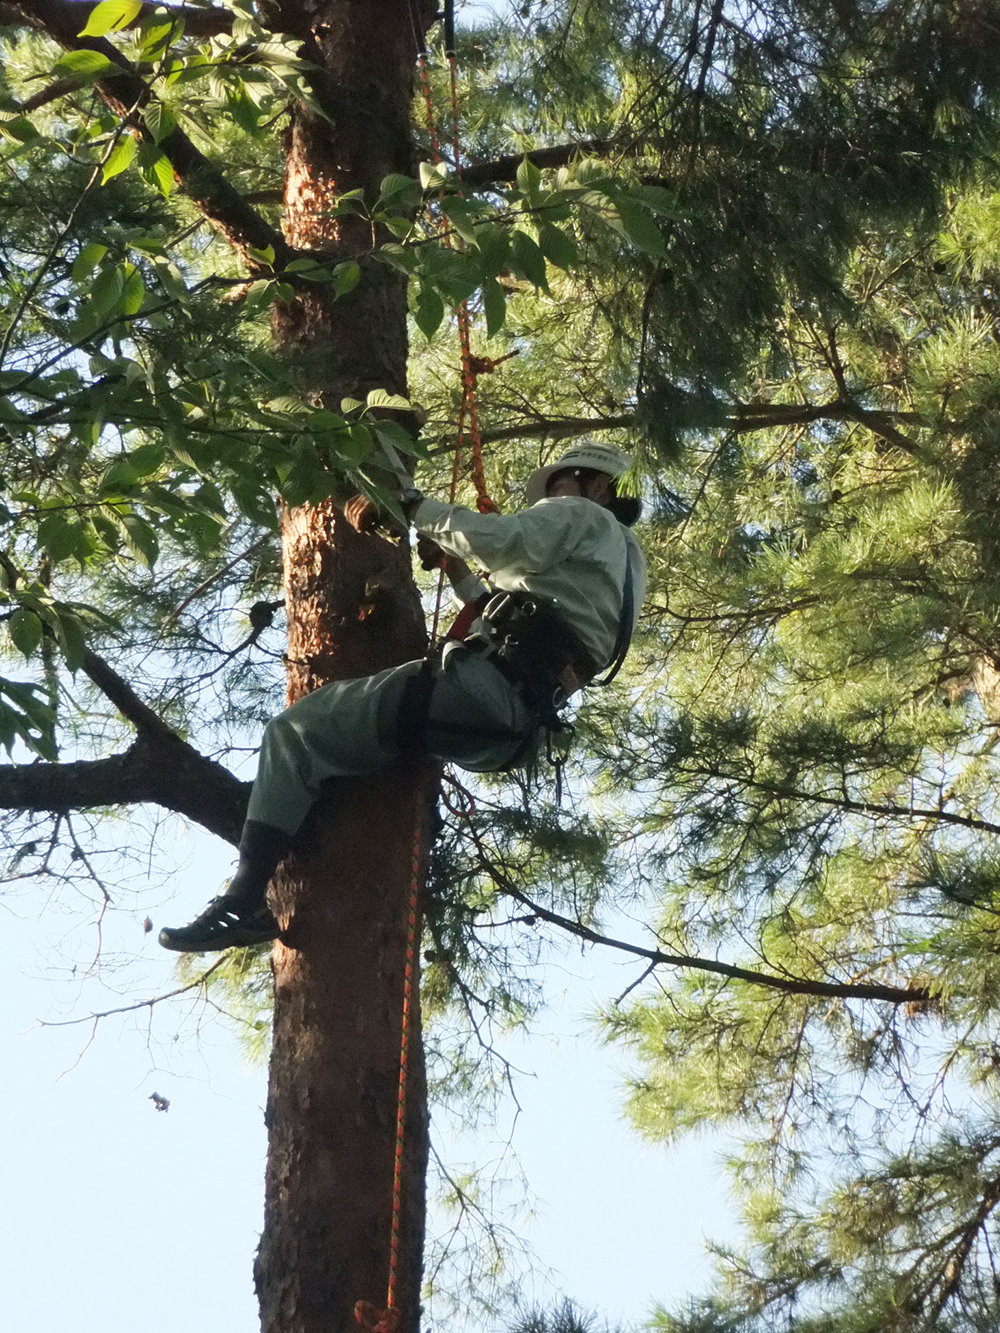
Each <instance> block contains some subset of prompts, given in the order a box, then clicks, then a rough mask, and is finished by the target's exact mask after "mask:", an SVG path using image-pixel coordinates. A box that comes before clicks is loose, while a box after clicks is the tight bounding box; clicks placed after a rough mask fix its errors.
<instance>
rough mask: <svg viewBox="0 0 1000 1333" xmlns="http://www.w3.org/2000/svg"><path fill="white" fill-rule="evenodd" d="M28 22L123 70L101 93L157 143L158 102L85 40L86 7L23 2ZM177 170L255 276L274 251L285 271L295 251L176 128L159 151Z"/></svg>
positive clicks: (123, 65) (104, 49)
mask: <svg viewBox="0 0 1000 1333" xmlns="http://www.w3.org/2000/svg"><path fill="white" fill-rule="evenodd" d="M9 7H12V8H14V9H15V10H16V11H17V12H18V13H20V14H21V15H22V18H23V20H24V21H25V22H27V23H28V24H30V25H31V26H33V27H36V28H38V29H40V30H41V31H43V32H45V33H47V35H48V36H49V37H51V38H52V39H53V41H56V42H58V43H59V45H60V46H62V47H65V48H66V50H69V51H78V50H87V51H96V52H98V53H99V54H100V55H102V56H105V57H106V58H107V59H108V60H110V61H111V62H112V64H114V65H117V66H118V69H119V71H120V72H119V73H115V74H112V75H109V76H108V77H107V78H104V79H99V80H98V81H97V83H96V85H95V86H96V88H97V90H98V92H99V93H100V95H101V97H102V98H103V99H104V101H105V103H106V104H107V105H108V106H109V107H110V108H111V110H112V111H114V113H115V114H116V115H117V116H120V117H121V118H122V120H123V121H124V122H125V124H126V125H127V126H128V127H129V128H130V129H131V130H133V131H134V132H135V133H136V134H138V135H139V136H140V137H141V138H143V139H145V140H146V141H148V142H150V143H152V142H153V136H152V135H151V134H150V132H149V130H148V129H147V128H146V124H145V121H144V119H143V116H142V111H143V108H144V107H146V106H148V105H149V103H150V102H151V101H152V100H153V95H152V93H151V92H150V91H149V88H148V87H147V86H146V84H145V82H144V81H143V80H142V79H141V78H140V77H139V75H138V74H137V73H136V71H135V69H134V68H133V66H132V65H131V64H130V63H129V61H127V60H126V59H125V57H124V56H123V55H122V53H121V52H120V51H119V50H118V48H117V47H116V46H114V45H113V44H112V43H111V42H109V41H106V40H105V39H104V38H103V37H81V36H79V30H80V27H81V19H82V18H83V17H84V11H85V6H82V5H80V4H77V3H75V2H74V0H19V3H17V4H16V5H14V6H9ZM157 147H158V148H159V150H160V152H161V153H163V155H164V156H165V157H166V159H167V161H168V162H169V163H170V165H171V167H173V170H174V175H175V176H176V178H177V181H178V183H179V184H180V186H181V188H182V189H183V190H184V192H185V194H187V196H188V197H189V198H190V199H191V201H192V202H193V203H194V204H195V206H196V207H197V208H198V209H200V211H201V212H202V213H203V214H204V216H205V217H206V218H207V219H208V220H209V221H210V222H211V223H213V225H214V226H216V227H217V228H218V229H219V231H220V232H222V234H223V235H224V236H225V237H226V239H227V240H228V241H229V243H230V244H231V245H232V246H233V247H234V249H236V250H237V251H238V252H239V253H240V255H241V256H242V257H243V260H244V262H245V264H246V265H247V268H248V269H249V270H250V271H251V272H258V271H260V270H261V269H262V267H263V266H262V265H261V262H260V260H259V259H255V258H254V257H253V255H252V253H251V251H254V250H257V251H260V250H267V249H268V248H269V247H270V248H271V249H273V251H274V255H275V260H274V264H275V267H276V268H283V267H284V266H285V265H286V264H287V263H289V262H290V261H291V260H292V259H293V258H294V257H295V251H294V250H293V249H292V247H291V246H289V245H288V243H287V242H286V241H285V238H284V237H283V236H282V234H281V232H280V231H277V230H276V229H275V228H273V227H272V226H271V225H270V223H268V222H267V221H266V220H265V219H264V218H263V217H261V215H260V214H259V213H258V212H257V211H256V210H255V209H253V208H252V207H251V206H250V205H249V204H248V203H247V201H246V200H245V199H244V198H243V196H242V195H241V194H240V193H239V192H238V191H237V190H235V189H234V188H233V187H232V185H230V183H229V181H228V180H227V179H226V177H225V176H224V175H223V174H222V172H221V171H220V170H219V169H218V167H216V166H215V164H214V163H212V162H211V161H209V159H208V158H207V157H206V156H205V155H204V153H202V152H200V151H199V150H198V149H197V148H196V147H195V146H194V144H193V143H192V142H191V140H190V139H189V138H188V136H187V135H186V134H185V133H184V131H183V130H182V129H180V128H179V127H178V128H175V129H174V130H172V131H171V132H170V133H169V134H168V135H166V136H165V137H164V138H163V139H161V140H160V142H159V144H158V145H157Z"/></svg>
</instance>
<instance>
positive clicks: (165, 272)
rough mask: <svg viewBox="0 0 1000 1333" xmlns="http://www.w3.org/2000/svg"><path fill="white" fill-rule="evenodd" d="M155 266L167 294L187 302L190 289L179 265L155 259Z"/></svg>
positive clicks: (176, 299)
mask: <svg viewBox="0 0 1000 1333" xmlns="http://www.w3.org/2000/svg"><path fill="white" fill-rule="evenodd" d="M153 267H154V269H155V270H156V276H157V277H158V278H159V280H160V283H161V284H162V286H163V290H164V291H165V292H166V293H167V295H168V296H171V297H173V299H174V300H175V301H182V302H185V303H186V302H187V300H188V295H189V294H188V289H187V285H186V283H185V282H184V275H183V274H182V273H181V271H180V269H179V268H178V267H177V265H176V264H172V263H170V261H169V260H163V259H154V260H153ZM265 285H266V284H265Z"/></svg>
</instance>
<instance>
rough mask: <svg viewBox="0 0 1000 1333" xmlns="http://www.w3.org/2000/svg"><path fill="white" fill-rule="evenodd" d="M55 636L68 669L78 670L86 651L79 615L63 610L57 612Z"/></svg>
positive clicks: (85, 640)
mask: <svg viewBox="0 0 1000 1333" xmlns="http://www.w3.org/2000/svg"><path fill="white" fill-rule="evenodd" d="M56 638H57V639H58V641H59V647H60V648H61V649H62V654H63V657H64V658H65V659H66V665H67V666H68V667H69V669H70V671H78V670H79V669H80V667H81V666H82V665H83V659H84V656H85V655H86V652H87V638H86V635H85V634H84V632H83V624H82V622H81V621H80V619H79V617H78V616H74V615H70V614H68V613H67V612H65V611H59V612H57V616H56Z"/></svg>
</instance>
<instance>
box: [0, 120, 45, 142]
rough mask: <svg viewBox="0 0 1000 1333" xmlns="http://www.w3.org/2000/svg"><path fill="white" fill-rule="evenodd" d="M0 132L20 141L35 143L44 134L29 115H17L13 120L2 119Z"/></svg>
mask: <svg viewBox="0 0 1000 1333" xmlns="http://www.w3.org/2000/svg"><path fill="white" fill-rule="evenodd" d="M0 134H2V135H4V136H5V137H6V138H8V139H14V140H16V141H17V142H18V143H25V144H27V143H34V142H35V140H36V139H40V138H41V137H42V136H41V135H40V134H39V133H38V130H37V129H36V128H35V126H34V125H33V124H32V123H31V121H30V120H29V119H28V117H27V116H16V117H15V118H14V119H13V120H0Z"/></svg>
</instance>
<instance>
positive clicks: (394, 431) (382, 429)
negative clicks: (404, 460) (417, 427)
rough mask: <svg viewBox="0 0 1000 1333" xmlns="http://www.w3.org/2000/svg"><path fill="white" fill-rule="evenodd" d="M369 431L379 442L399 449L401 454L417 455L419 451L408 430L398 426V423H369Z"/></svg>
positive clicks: (382, 421)
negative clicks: (382, 441)
mask: <svg viewBox="0 0 1000 1333" xmlns="http://www.w3.org/2000/svg"><path fill="white" fill-rule="evenodd" d="M371 429H372V431H373V432H374V434H375V435H376V437H377V438H378V439H379V440H384V441H385V443H386V444H388V445H391V446H392V448H393V449H399V450H400V451H401V452H402V453H406V454H417V453H419V452H420V450H419V449H418V448H417V445H416V442H415V441H414V439H413V436H412V435H411V434H410V432H409V431H408V430H406V429H405V428H404V427H403V426H401V425H400V424H399V422H398V421H385V420H381V419H380V420H378V421H373V422H372V423H371Z"/></svg>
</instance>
